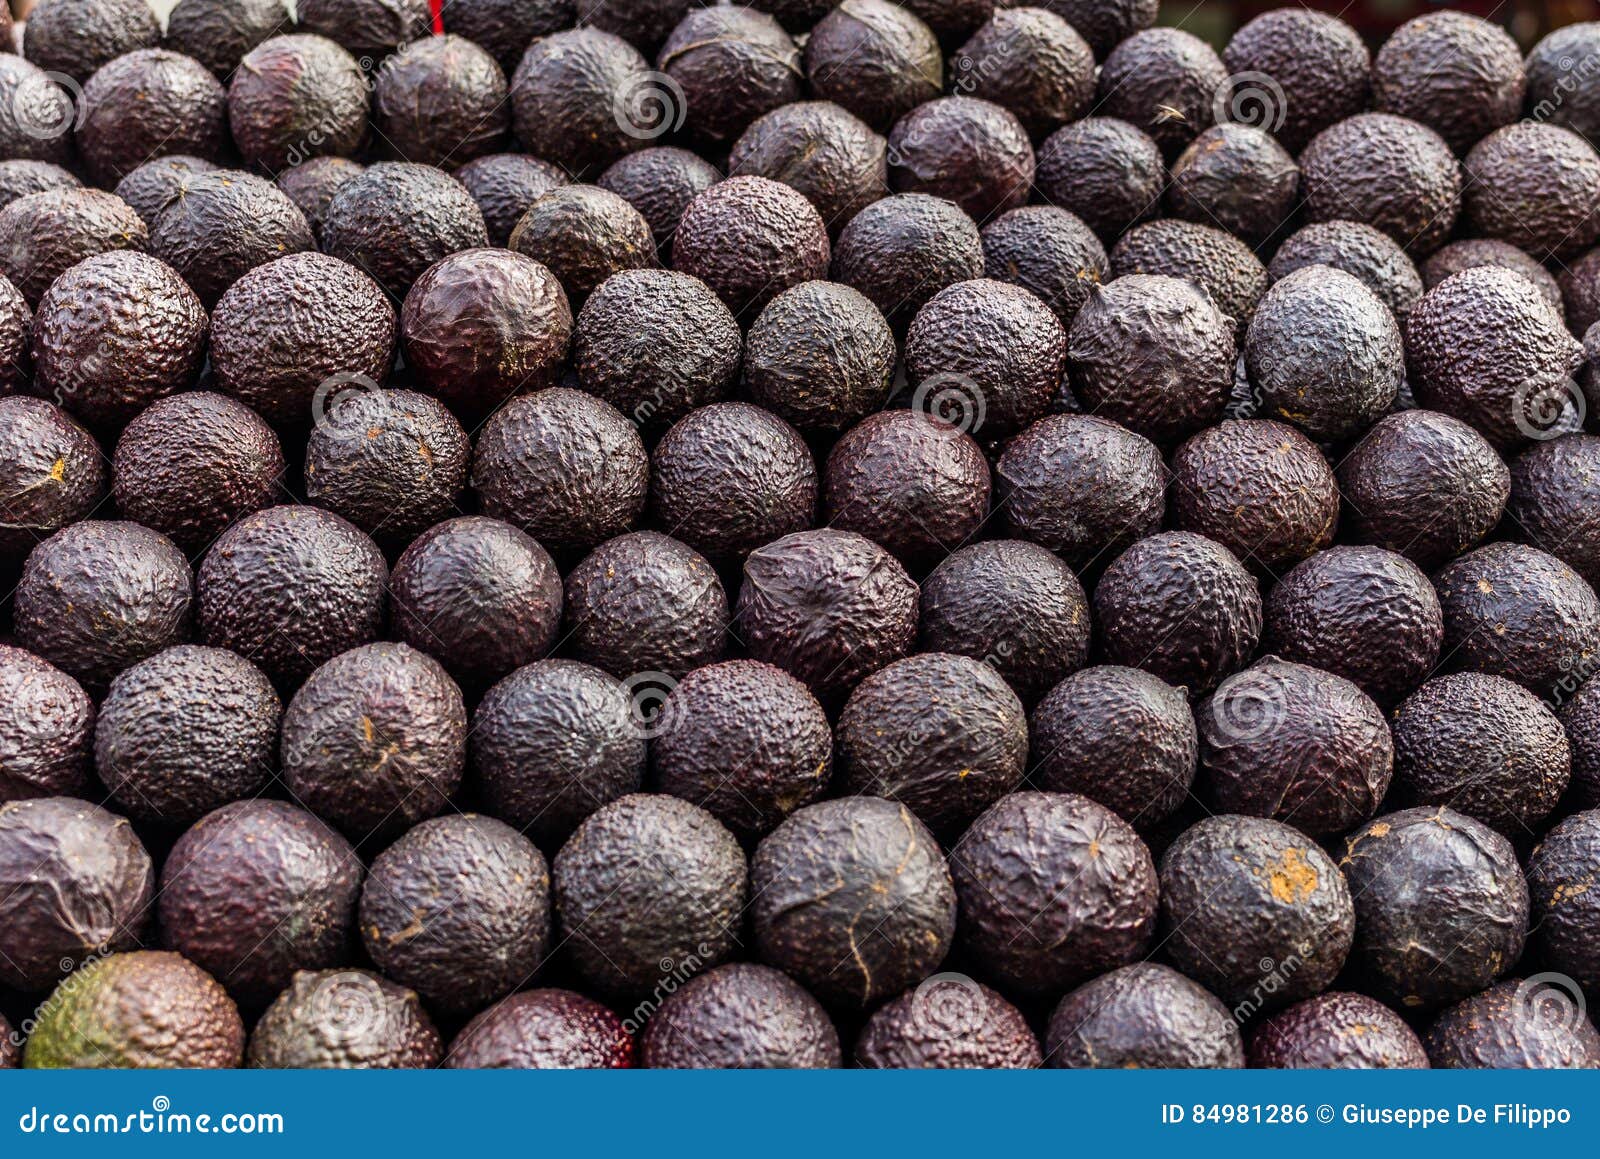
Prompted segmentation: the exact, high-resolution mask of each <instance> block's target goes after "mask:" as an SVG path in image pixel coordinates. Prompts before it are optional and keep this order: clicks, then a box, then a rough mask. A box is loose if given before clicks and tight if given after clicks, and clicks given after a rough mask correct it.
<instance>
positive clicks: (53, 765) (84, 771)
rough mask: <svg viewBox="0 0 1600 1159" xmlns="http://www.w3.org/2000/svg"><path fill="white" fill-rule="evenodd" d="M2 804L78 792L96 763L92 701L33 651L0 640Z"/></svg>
mask: <svg viewBox="0 0 1600 1159" xmlns="http://www.w3.org/2000/svg"><path fill="white" fill-rule="evenodd" d="M0 694H3V696H4V698H5V702H6V703H7V704H8V705H10V706H11V707H10V711H9V712H7V714H6V715H5V717H4V718H3V719H0V803H3V802H5V801H22V800H26V799H28V798H32V797H52V796H61V797H66V796H82V795H83V794H84V793H86V792H87V791H88V789H89V771H90V769H91V768H92V767H93V765H94V702H93V701H92V700H90V699H89V694H88V693H86V692H84V690H83V687H82V686H81V685H80V684H79V683H78V682H77V681H76V680H74V679H73V678H72V677H70V676H68V675H67V674H66V673H65V672H63V671H61V670H60V669H59V668H56V667H54V666H53V665H51V664H47V663H46V662H45V661H43V660H41V659H39V657H37V656H35V655H34V654H33V653H32V652H26V651H24V650H23V649H21V648H13V647H11V646H10V645H8V644H0Z"/></svg>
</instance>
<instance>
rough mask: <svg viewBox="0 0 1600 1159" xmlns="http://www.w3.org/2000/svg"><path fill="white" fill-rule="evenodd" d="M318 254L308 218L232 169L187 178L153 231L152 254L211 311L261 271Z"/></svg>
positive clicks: (264, 183)
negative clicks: (241, 282)
mask: <svg viewBox="0 0 1600 1159" xmlns="http://www.w3.org/2000/svg"><path fill="white" fill-rule="evenodd" d="M352 184H353V183H352ZM314 249H316V238H315V237H314V236H313V235H312V233H311V226H310V224H309V223H308V222H307V221H306V218H305V214H303V213H301V212H300V210H299V209H297V208H296V207H295V204H294V202H292V201H290V200H289V199H288V197H286V196H285V195H284V194H283V192H282V190H280V189H279V188H278V187H277V186H276V185H274V184H272V182H270V181H268V180H266V179H265V178H262V177H257V176H255V175H254V174H251V173H241V172H237V171H235V170H232V169H214V170H211V171H209V172H206V173H198V174H195V175H194V176H191V177H189V178H186V179H185V180H184V182H183V184H182V185H181V186H179V188H178V191H177V192H176V193H175V194H174V195H173V198H172V200H171V201H169V202H168V203H167V207H166V208H165V209H163V210H162V211H161V216H160V217H158V218H157V219H156V224H155V225H154V226H153V227H152V228H151V230H150V252H151V253H152V254H154V255H155V256H156V257H158V258H160V259H161V260H162V261H164V262H166V263H167V264H168V265H169V266H171V267H172V268H173V269H175V270H177V271H178V273H179V274H180V275H182V277H183V280H184V281H186V282H188V283H189V285H190V287H191V288H192V289H193V290H194V292H195V293H196V294H198V295H199V297H200V303H201V305H203V306H205V308H206V309H208V310H211V309H215V308H216V305H217V302H218V300H219V299H220V298H221V297H222V295H223V293H224V292H225V291H227V290H228V289H229V287H231V286H232V285H234V283H236V282H237V281H239V279H240V278H242V277H244V275H245V274H247V273H249V272H250V271H251V270H253V269H255V268H256V267H257V266H262V265H265V264H267V263H268V262H271V261H274V260H275V259H278V258H281V257H283V256H285V255H286V254H297V253H302V252H304V251H306V250H314Z"/></svg>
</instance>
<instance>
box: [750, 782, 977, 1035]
mask: <svg viewBox="0 0 1600 1159" xmlns="http://www.w3.org/2000/svg"><path fill="white" fill-rule="evenodd" d="M750 890H751V896H752V898H753V902H752V909H753V911H754V925H755V939H756V952H757V955H758V956H759V957H760V958H761V960H762V961H763V962H766V963H767V964H769V965H773V966H777V967H778V968H780V969H782V970H783V971H784V972H785V973H786V974H788V975H790V976H791V977H793V978H795V979H796V980H797V981H799V982H800V983H801V984H802V985H804V986H805V987H806V988H807V989H809V990H810V991H811V992H812V993H813V994H815V995H816V996H817V997H818V998H820V999H822V1001H823V1002H825V1003H828V1004H829V1005H830V1006H835V1007H838V1008H841V1009H857V1010H858V1009H862V1008H865V1007H868V1006H871V1005H873V1004H874V1003H876V1002H878V1001H880V1000H882V999H884V998H887V997H889V996H890V995H893V994H898V993H899V992H900V991H902V990H904V989H906V988H907V987H909V986H912V985H914V984H915V983H916V982H917V981H919V980H920V979H923V978H926V977H927V976H928V975H929V974H930V973H932V972H933V971H934V970H936V969H937V968H938V966H939V963H940V962H942V961H943V960H944V956H945V953H946V952H947V951H948V950H949V948H950V943H951V940H952V938H953V936H954V934H955V926H956V893H955V888H954V886H953V885H952V884H951V881H950V871H949V870H948V869H947V868H946V867H945V861H944V857H943V855H942V854H941V852H940V850H939V845H938V843H937V842H936V841H935V840H934V839H933V835H932V834H931V833H929V832H928V830H927V829H926V828H925V827H924V826H923V824H922V822H920V821H918V820H917V819H916V817H915V816H913V815H912V813H911V811H910V810H909V809H907V808H906V807H905V806H904V805H898V804H895V803H894V802H893V801H885V800H883V799H882V798H879V797H843V798H840V799H838V800H834V801H823V802H820V803H818V804H815V805H808V806H806V807H805V808H804V809H801V810H799V811H798V812H796V813H795V814H794V815H793V816H791V817H790V818H789V819H788V820H787V821H785V822H784V823H783V824H782V825H779V826H778V827H777V828H776V829H774V830H773V831H772V832H771V833H770V834H768V836H767V837H766V838H765V839H764V840H763V841H762V842H761V844H760V845H759V846H757V848H756V852H755V856H754V857H753V858H752V859H751V864H750ZM869 930H870V931H871V932H870V933H865V934H863V932H864V931H869Z"/></svg>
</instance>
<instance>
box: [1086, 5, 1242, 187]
mask: <svg viewBox="0 0 1600 1159" xmlns="http://www.w3.org/2000/svg"><path fill="white" fill-rule="evenodd" d="M1228 79H1229V78H1228V70H1227V69H1226V68H1224V67H1223V64H1222V61H1221V60H1220V59H1218V57H1217V54H1216V52H1215V50H1213V49H1212V47H1211V46H1210V45H1209V44H1207V43H1206V42H1205V41H1203V40H1201V39H1200V38H1199V37H1198V36H1195V35H1193V34H1192V33H1189V32H1185V31H1183V30H1182V29H1179V28H1147V29H1144V30H1143V31H1140V32H1135V33H1134V34H1133V35H1132V36H1130V37H1128V38H1127V39H1126V40H1124V41H1122V43H1120V44H1118V45H1117V46H1116V48H1114V49H1112V50H1111V52H1110V53H1109V54H1107V56H1106V58H1105V63H1104V64H1103V65H1102V66H1101V69H1100V91H1099V104H1098V105H1096V111H1097V112H1098V113H1100V114H1101V115H1102V116H1111V117H1118V118H1120V119H1122V120H1124V121H1128V122H1130V123H1132V124H1135V125H1138V126H1139V127H1140V128H1141V129H1143V130H1145V132H1147V133H1149V134H1150V135H1151V137H1153V138H1155V142H1156V144H1158V145H1160V146H1161V149H1162V152H1164V153H1165V154H1166V155H1167V156H1168V157H1169V158H1171V157H1175V156H1176V155H1177V154H1178V153H1180V152H1181V151H1182V150H1183V148H1184V146H1186V145H1188V144H1189V142H1190V141H1192V140H1194V138H1195V136H1196V134H1198V133H1200V132H1203V131H1204V130H1205V129H1206V128H1208V127H1209V126H1210V125H1211V122H1212V120H1213V116H1214V113H1213V110H1214V108H1215V104H1216V94H1217V91H1218V90H1219V89H1223V88H1224V87H1225V86H1226V85H1227V83H1228Z"/></svg>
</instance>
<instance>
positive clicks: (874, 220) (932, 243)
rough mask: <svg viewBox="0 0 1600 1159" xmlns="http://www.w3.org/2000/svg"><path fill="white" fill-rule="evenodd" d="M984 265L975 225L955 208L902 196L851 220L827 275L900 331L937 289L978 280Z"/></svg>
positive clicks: (920, 195)
mask: <svg viewBox="0 0 1600 1159" xmlns="http://www.w3.org/2000/svg"><path fill="white" fill-rule="evenodd" d="M983 265H984V262H983V241H982V238H981V236H980V235H979V233H978V225H977V223H976V222H975V221H973V220H972V219H971V218H970V217H968V216H967V215H966V213H965V212H963V211H962V209H961V208H960V206H957V205H954V204H952V203H951V202H948V201H946V200H944V199H943V198H941V197H931V196H929V195H928V194H925V193H901V194H896V195H895V196H893V197H885V198H883V199H882V200H880V201H875V202H873V203H872V204H871V205H869V206H867V208H866V209H863V210H862V211H861V212H860V213H858V214H856V216H855V217H853V218H851V219H850V222H849V224H848V225H846V226H845V227H844V229H843V230H842V231H841V232H840V234H839V241H838V244H837V245H836V246H835V247H834V253H833V267H832V274H831V276H832V278H833V280H834V281H836V282H843V283H844V284H845V285H847V286H850V287H852V288H853V289H856V290H859V291H860V292H861V293H862V294H864V295H866V297H867V298H868V299H869V300H870V301H871V302H872V304H873V305H874V306H876V307H877V308H878V310H879V311H881V312H882V313H883V315H884V316H885V317H886V318H888V319H889V320H890V321H891V322H893V323H894V324H895V325H896V326H897V327H899V328H901V329H903V328H904V326H905V324H906V323H908V322H909V321H910V320H911V319H912V317H913V316H914V315H915V314H916V313H917V311H918V310H920V309H921V308H922V307H923V305H924V304H926V303H927V301H928V300H929V299H930V298H932V297H933V296H934V295H935V294H937V293H938V292H939V291H940V290H943V289H945V288H946V287H948V286H952V285H954V284H955V283H957V282H962V281H967V280H968V279H971V278H980V277H982V276H983Z"/></svg>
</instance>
